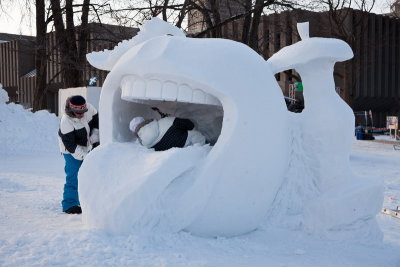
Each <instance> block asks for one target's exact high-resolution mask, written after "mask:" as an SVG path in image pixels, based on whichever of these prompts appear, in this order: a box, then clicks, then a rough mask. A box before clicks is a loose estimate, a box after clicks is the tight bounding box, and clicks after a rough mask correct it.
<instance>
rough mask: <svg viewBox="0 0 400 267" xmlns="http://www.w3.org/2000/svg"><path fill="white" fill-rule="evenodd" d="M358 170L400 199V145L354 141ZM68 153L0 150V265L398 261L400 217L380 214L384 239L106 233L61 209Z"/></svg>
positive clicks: (392, 200)
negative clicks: (8, 152)
mask: <svg viewBox="0 0 400 267" xmlns="http://www.w3.org/2000/svg"><path fill="white" fill-rule="evenodd" d="M351 163H352V166H353V168H354V171H355V172H356V173H357V174H359V175H361V176H372V177H376V178H377V179H382V180H383V181H384V184H385V199H384V207H389V208H394V207H396V206H397V205H400V168H399V163H400V151H395V150H393V145H392V144H387V143H380V142H376V141H375V142H371V141H356V142H355V144H354V147H353V152H352V155H351ZM63 183H64V173H63V159H62V157H61V156H60V155H59V154H57V153H55V152H46V153H39V154H38V153H35V154H30V153H23V154H20V155H11V156H10V155H7V156H5V155H2V156H1V155H0V214H1V215H0V266H53V265H55V266H400V219H396V218H393V217H390V216H389V215H384V214H379V215H378V222H379V224H380V226H381V229H382V231H383V232H384V241H383V243H382V244H373V245H365V244H364V245H363V244H354V243H348V242H346V243H344V242H334V241H326V240H321V239H318V238H316V237H312V236H307V235H305V234H304V233H302V232H293V231H286V230H276V229H274V230H269V229H263V230H259V231H256V232H253V233H251V234H249V235H246V236H241V237H236V238H230V239H227V238H216V239H205V238H198V237H194V236H191V235H190V234H188V233H179V234H174V235H165V234H157V233H153V234H145V233H136V234H131V235H128V236H108V235H106V234H104V233H102V232H100V231H96V230H91V229H85V226H84V225H83V224H82V222H81V216H80V215H67V214H63V213H62V212H61V205H60V201H61V196H62V189H63Z"/></svg>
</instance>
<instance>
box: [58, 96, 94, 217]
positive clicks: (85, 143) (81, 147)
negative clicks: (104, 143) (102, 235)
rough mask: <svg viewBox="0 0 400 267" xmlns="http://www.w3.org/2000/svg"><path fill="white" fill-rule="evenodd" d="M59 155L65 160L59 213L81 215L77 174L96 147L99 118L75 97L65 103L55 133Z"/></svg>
mask: <svg viewBox="0 0 400 267" xmlns="http://www.w3.org/2000/svg"><path fill="white" fill-rule="evenodd" d="M58 137H59V145H60V151H61V153H62V154H63V156H64V159H65V168H64V170H65V174H66V182H65V185H64V194H63V201H62V202H61V204H62V210H63V212H65V213H68V214H80V213H82V209H81V206H80V203H79V197H78V171H79V168H80V167H81V165H82V162H83V159H84V158H85V157H86V155H87V154H88V153H89V151H90V150H92V149H93V148H94V147H95V146H97V145H98V144H99V117H98V113H97V110H96V108H95V107H93V106H92V105H91V104H89V103H86V100H85V98H84V97H82V96H80V95H75V96H72V97H69V98H68V99H67V101H66V103H65V114H64V115H63V116H62V118H61V122H60V129H59V131H58Z"/></svg>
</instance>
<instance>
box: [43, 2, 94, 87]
mask: <svg viewBox="0 0 400 267" xmlns="http://www.w3.org/2000/svg"><path fill="white" fill-rule="evenodd" d="M50 3H51V11H52V17H53V22H54V27H55V32H56V40H57V45H58V46H59V48H60V54H61V62H60V64H61V69H62V70H61V71H62V81H63V86H64V87H77V86H82V78H83V70H84V68H83V66H84V64H85V54H86V52H87V51H86V49H87V40H88V17H89V14H88V13H89V5H90V0H84V1H83V3H82V5H80V8H81V13H82V14H81V25H80V27H79V28H77V27H75V22H74V14H75V13H74V5H73V0H66V1H65V6H64V7H63V8H61V1H59V0H50ZM63 14H65V24H64V20H63Z"/></svg>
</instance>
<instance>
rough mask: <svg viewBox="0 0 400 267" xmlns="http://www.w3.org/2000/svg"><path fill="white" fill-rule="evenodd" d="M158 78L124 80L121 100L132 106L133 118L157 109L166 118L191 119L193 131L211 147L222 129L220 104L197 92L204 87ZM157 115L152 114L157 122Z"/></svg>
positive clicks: (203, 91)
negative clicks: (196, 131)
mask: <svg viewBox="0 0 400 267" xmlns="http://www.w3.org/2000/svg"><path fill="white" fill-rule="evenodd" d="M160 78H161V77H160V75H157V79H154V78H148V79H146V78H144V77H139V76H137V75H127V76H125V77H123V78H122V80H121V83H120V90H121V99H122V100H125V101H128V102H132V104H131V105H132V110H135V111H136V113H135V116H144V117H146V116H149V114H151V112H150V111H149V107H150V108H153V107H156V108H158V109H159V110H160V111H162V112H163V113H166V114H168V115H172V116H175V117H182V118H188V119H191V120H192V121H193V122H194V123H195V125H196V129H198V130H199V131H200V132H202V133H203V134H204V135H205V136H206V138H207V140H208V141H209V143H210V144H211V145H214V144H215V143H216V141H217V139H218V136H219V135H220V133H221V127H222V119H223V108H222V104H221V103H220V101H219V100H218V99H217V98H216V97H214V96H213V95H211V94H208V93H206V91H205V90H203V89H200V88H205V85H201V84H199V83H196V82H195V81H191V80H189V79H183V78H179V82H176V81H174V80H172V79H171V77H169V79H168V78H166V79H160ZM118 94H119V93H118ZM153 113H154V112H153ZM158 115H159V114H157V112H155V113H154V114H153V116H151V117H152V118H154V119H156V118H157V117H159V116H158Z"/></svg>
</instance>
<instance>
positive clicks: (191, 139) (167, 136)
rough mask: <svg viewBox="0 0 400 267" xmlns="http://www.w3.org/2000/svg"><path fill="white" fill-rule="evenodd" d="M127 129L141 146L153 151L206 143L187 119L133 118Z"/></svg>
mask: <svg viewBox="0 0 400 267" xmlns="http://www.w3.org/2000/svg"><path fill="white" fill-rule="evenodd" d="M129 129H130V130H131V131H132V132H134V133H136V134H137V136H138V138H139V141H140V143H141V144H142V145H144V146H145V147H147V148H154V150H155V151H164V150H168V149H170V148H172V147H187V146H190V145H194V144H199V145H204V144H205V143H206V138H205V137H204V135H203V134H201V133H200V132H199V131H196V130H194V124H193V122H192V121H191V120H189V119H181V118H176V117H165V118H162V119H160V120H145V119H144V118H143V117H135V118H133V119H132V121H131V122H130V123H129Z"/></svg>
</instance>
